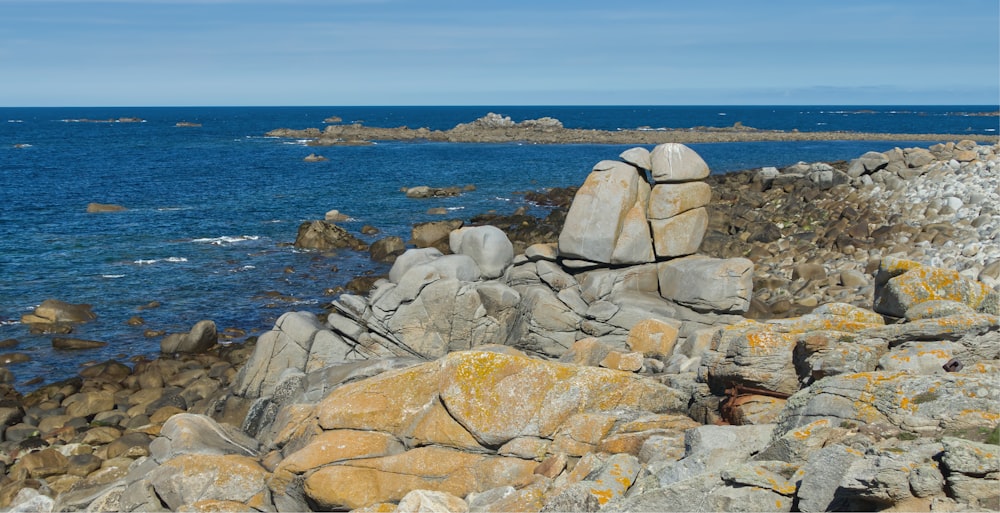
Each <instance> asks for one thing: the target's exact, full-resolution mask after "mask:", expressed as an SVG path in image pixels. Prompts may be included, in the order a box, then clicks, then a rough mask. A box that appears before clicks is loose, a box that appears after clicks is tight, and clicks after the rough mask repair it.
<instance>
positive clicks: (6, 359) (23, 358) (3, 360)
mask: <svg viewBox="0 0 1000 513" xmlns="http://www.w3.org/2000/svg"><path fill="white" fill-rule="evenodd" d="M30 361H31V356H29V355H28V354H26V353H4V354H0V365H10V364H12V363H24V362H30Z"/></svg>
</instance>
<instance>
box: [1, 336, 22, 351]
mask: <svg viewBox="0 0 1000 513" xmlns="http://www.w3.org/2000/svg"><path fill="white" fill-rule="evenodd" d="M17 344H19V342H18V341H17V339H16V338H8V339H4V340H0V349H10V348H12V347H17Z"/></svg>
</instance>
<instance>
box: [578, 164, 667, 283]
mask: <svg viewBox="0 0 1000 513" xmlns="http://www.w3.org/2000/svg"><path fill="white" fill-rule="evenodd" d="M648 197H649V184H648V183H646V182H645V180H644V179H643V177H642V176H640V175H639V172H638V170H637V169H636V168H634V167H632V166H630V165H628V164H625V163H623V162H616V161H602V162H600V163H598V164H597V165H596V166H595V168H594V171H592V172H591V173H590V174H589V175H588V176H587V179H586V181H585V182H584V184H583V186H582V187H580V189H579V190H578V191H577V193H576V196H575V197H574V198H573V203H572V204H571V205H570V208H569V211H568V212H567V214H566V221H565V223H564V224H563V230H562V232H561V233H560V234H559V255H560V256H561V257H563V258H569V259H582V260H587V261H590V262H600V263H611V262H612V254H613V253H614V251H615V248H616V247H617V245H618V242H619V235H620V234H621V233H622V229H623V225H625V224H626V222H627V221H628V220H629V217H628V214H629V212H630V211H631V210H633V208H634V207H635V206H636V205H637V203H639V204H641V206H642V210H641V213H642V214H643V222H644V219H645V215H644V213H645V201H646V200H647V199H648Z"/></svg>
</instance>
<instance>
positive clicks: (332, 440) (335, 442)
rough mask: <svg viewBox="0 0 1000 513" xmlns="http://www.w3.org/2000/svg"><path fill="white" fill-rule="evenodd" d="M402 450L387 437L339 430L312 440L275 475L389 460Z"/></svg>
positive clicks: (286, 461) (284, 461)
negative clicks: (350, 462) (357, 461)
mask: <svg viewBox="0 0 1000 513" xmlns="http://www.w3.org/2000/svg"><path fill="white" fill-rule="evenodd" d="M403 450H404V447H403V444H402V443H400V442H399V441H398V440H396V438H395V437H393V436H392V435H389V434H387V433H380V432H377V431H355V430H350V429H336V430H332V431H325V432H323V433H320V434H319V435H317V436H315V437H313V439H312V440H310V442H309V444H308V445H306V446H305V447H303V448H302V449H299V450H298V451H295V452H294V453H292V454H290V455H288V457H286V458H285V459H284V460H282V461H281V463H280V464H279V465H278V467H277V469H276V471H275V472H276V473H277V472H279V471H287V472H291V473H293V474H301V473H304V472H307V471H309V470H312V469H314V468H318V467H321V466H323V465H328V464H330V463H335V462H338V461H346V460H352V459H360V458H374V457H379V456H388V455H391V454H399V453H401V452H403Z"/></svg>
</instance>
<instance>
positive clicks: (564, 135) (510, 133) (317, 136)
mask: <svg viewBox="0 0 1000 513" xmlns="http://www.w3.org/2000/svg"><path fill="white" fill-rule="evenodd" d="M334 119H338V118H337V117H336V116H333V117H330V118H327V122H328V123H329V122H330V120H334ZM266 135H267V136H269V137H282V138H294V139H308V140H309V143H308V144H309V145H311V146H335V145H348V144H350V145H356V144H364V143H368V142H371V141H418V140H425V141H435V142H466V143H470V142H471V143H502V142H514V141H523V142H530V143H536V144H575V143H581V144H663V143H670V142H673V143H708V142H758V141H828V140H854V141H949V140H961V139H968V140H973V141H978V142H987V143H995V142H997V136H995V135H989V136H987V135H974V134H961V135H959V134H888V133H871V132H844V131H832V132H800V131H798V130H791V131H786V130H762V129H757V128H753V127H749V126H744V125H743V124H742V123H741V122H739V121H737V122H736V123H734V124H733V125H731V126H728V127H703V126H699V127H691V128H651V127H637V128H634V129H628V130H593V129H583V128H566V127H565V126H563V124H562V122H561V121H559V120H558V119H555V118H551V117H542V118H538V119H528V120H525V121H520V122H516V121H513V120H512V119H511V118H510V117H509V116H504V115H501V114H497V113H494V112H490V113H488V114H486V115H485V116H483V117H481V118H479V119H476V120H474V121H472V122H470V123H459V124H458V125H455V127H453V128H451V129H448V130H431V129H429V128H426V127H424V128H409V127H406V126H401V127H395V128H383V127H370V126H365V125H363V124H362V123H352V124H349V125H344V124H328V125H327V126H326V128H325V129H322V130H320V129H319V128H305V129H292V128H278V129H275V130H271V131H270V132H268V133H267V134H266Z"/></svg>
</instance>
